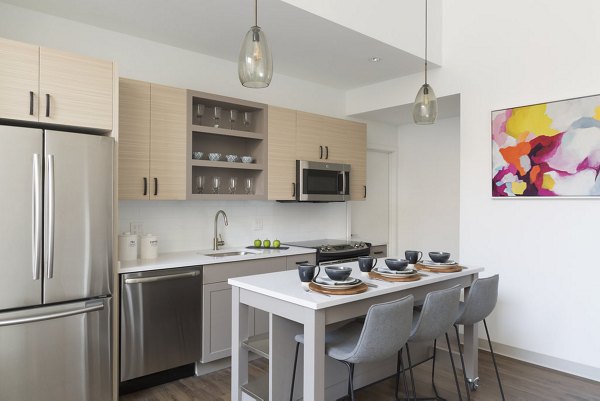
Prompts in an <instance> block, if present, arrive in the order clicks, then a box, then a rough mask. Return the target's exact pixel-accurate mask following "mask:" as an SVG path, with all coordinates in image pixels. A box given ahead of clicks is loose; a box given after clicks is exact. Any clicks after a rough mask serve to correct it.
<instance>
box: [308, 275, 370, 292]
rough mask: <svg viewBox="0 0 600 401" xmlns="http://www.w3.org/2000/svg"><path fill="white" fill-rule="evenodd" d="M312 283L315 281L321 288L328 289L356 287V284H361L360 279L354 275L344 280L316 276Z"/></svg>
mask: <svg viewBox="0 0 600 401" xmlns="http://www.w3.org/2000/svg"><path fill="white" fill-rule="evenodd" d="M313 283H315V284H316V285H318V286H321V287H323V288H329V289H339V290H341V289H345V288H353V287H356V286H357V285H360V284H362V280H361V279H359V278H354V277H348V278H347V279H346V280H344V281H334V280H332V279H330V278H329V277H321V276H319V277H316V278H315V279H313Z"/></svg>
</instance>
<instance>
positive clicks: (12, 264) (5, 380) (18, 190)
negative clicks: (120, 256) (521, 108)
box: [0, 126, 114, 401]
mask: <svg viewBox="0 0 600 401" xmlns="http://www.w3.org/2000/svg"><path fill="white" fill-rule="evenodd" d="M113 148H114V141H113V139H112V138H108V137H102V136H95V135H87V134H80V133H71V132H59V131H49V130H42V129H35V128H24V127H12V126H0V400H11V401H12V400H27V401H38V400H60V401H107V400H110V399H111V395H112V389H111V384H112V376H111V340H112V339H111V316H112V314H111V299H112V298H111V286H112V237H113V229H112V227H113V224H112V221H113V208H112V205H113V180H112V176H113Z"/></svg>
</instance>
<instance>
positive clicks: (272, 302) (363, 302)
mask: <svg viewBox="0 0 600 401" xmlns="http://www.w3.org/2000/svg"><path fill="white" fill-rule="evenodd" d="M379 263H380V264H382V265H383V264H384V260H383V259H380V260H379ZM344 265H347V266H352V267H353V273H352V275H353V276H354V277H361V278H363V279H364V276H361V272H360V270H359V269H358V264H357V263H356V262H354V263H345V264H344ZM482 271H483V268H475V267H472V268H465V269H463V270H462V271H461V272H458V273H424V275H423V277H422V278H421V280H418V281H414V282H407V283H390V282H384V281H375V280H369V279H366V281H367V282H369V283H373V284H376V285H377V286H378V287H377V288H371V287H369V289H368V291H366V292H364V293H362V294H356V295H332V296H326V295H323V294H319V293H315V292H305V291H304V289H303V287H302V286H301V284H300V280H299V278H298V272H297V271H286V272H277V273H268V274H260V275H255V276H246V277H238V278H233V279H229V280H228V283H229V284H230V285H231V286H232V289H233V292H232V297H233V298H232V309H233V312H232V320H233V322H232V323H233V325H232V347H231V350H232V351H231V399H232V400H236V401H239V400H242V399H243V398H242V394H243V391H242V386H246V385H247V384H248V347H247V346H245V345H244V342H245V341H246V340H247V339H248V308H249V307H250V306H252V307H255V308H258V309H262V310H264V311H267V312H269V313H270V319H269V320H270V322H269V326H270V332H269V333H270V334H269V352H268V355H269V381H268V398H267V399H269V400H286V399H289V392H290V385H291V375H292V368H293V358H294V347H295V342H294V335H296V334H298V333H300V332H303V333H304V336H305V337H304V338H305V343H304V352H303V357H302V355H300V356H299V359H300V360H303V366H304V368H303V373H304V374H303V377H304V380H303V386H300V383H301V382H302V381H297V384H298V385H297V386H296V387H297V391H296V392H295V397H294V399H296V398H299V397H300V396H302V395H303V397H304V398H303V399H304V401H325V400H326V399H334V398H337V397H338V396H340V395H342V394H336V392H339V390H340V389H341V390H342V391H343V389H344V388H345V386H338V388H337V389H334V390H331V391H330V390H329V389H327V391H326V383H325V364H326V363H325V359H326V357H325V341H324V339H325V326H326V325H329V324H334V323H337V322H341V321H344V320H347V319H351V318H354V317H359V316H363V315H365V314H366V313H367V310H368V309H369V307H370V306H371V305H373V304H376V303H380V302H387V301H391V300H394V299H399V298H402V297H404V296H406V295H408V294H412V295H414V297H415V301H416V302H418V301H419V300H423V299H424V298H425V295H426V294H427V293H428V292H430V291H435V290H439V289H443V288H449V287H452V286H454V285H457V284H459V285H460V286H461V287H463V288H465V291H468V287H469V286H470V285H471V283H472V282H473V280H475V279H476V278H477V276H478V274H479V273H480V272H482ZM322 274H325V273H324V272H323V273H322ZM477 341H478V336H477V327H476V326H467V327H465V333H464V343H465V363H466V370H467V377H469V378H471V379H473V378H476V377H477ZM298 366H299V369H300V367H301V366H302V363H299V365H298ZM338 369H339V371H340V372H341V374H342V375H343V374H344V369H343V366H342V365H340V366H339V368H338ZM381 378H383V377H380V379H381ZM326 394H327V396H326ZM244 399H245V398H244Z"/></svg>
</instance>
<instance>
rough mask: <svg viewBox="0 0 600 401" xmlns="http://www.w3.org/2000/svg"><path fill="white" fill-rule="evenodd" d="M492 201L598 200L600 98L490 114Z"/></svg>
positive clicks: (599, 183)
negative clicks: (577, 198)
mask: <svg viewBox="0 0 600 401" xmlns="http://www.w3.org/2000/svg"><path fill="white" fill-rule="evenodd" d="M492 152H493V155H492V164H493V172H492V196H494V197H560V196H600V179H599V177H598V173H599V172H600V95H596V96H588V97H582V98H577V99H568V100H562V101H558V102H549V103H542V104H536V105H532V106H523V107H515V108H510V109H505V110H497V111H493V112H492Z"/></svg>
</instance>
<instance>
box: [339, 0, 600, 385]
mask: <svg viewBox="0 0 600 401" xmlns="http://www.w3.org/2000/svg"><path fill="white" fill-rule="evenodd" d="M443 15H444V31H443V38H444V44H443V47H444V62H443V67H442V68H440V69H437V70H435V71H432V74H431V76H430V78H431V79H430V83H431V84H432V86H433V88H434V89H435V90H436V94H438V96H444V95H449V94H454V93H460V95H461V115H460V256H461V261H462V262H463V263H466V264H473V265H481V266H484V267H485V268H486V272H485V274H484V275H491V274H495V273H499V274H500V297H499V301H498V305H497V307H496V309H495V312H494V313H493V314H492V316H491V318H490V319H489V325H490V329H491V332H492V335H493V339H494V340H495V341H496V342H498V343H501V344H504V345H506V347H503V352H505V353H508V354H510V355H514V356H516V357H520V358H523V359H526V360H531V361H533V362H535V363H541V364H545V365H547V366H550V367H553V368H558V369H562V370H565V371H569V372H573V373H575V374H579V375H582V376H586V377H590V378H593V379H595V380H600V342H599V341H598V340H597V337H598V334H597V333H598V332H600V313H598V305H600V291H599V290H598V284H599V283H600V269H599V265H600V263H599V262H597V261H592V258H591V256H592V255H593V254H594V253H595V250H596V249H597V241H598V234H597V231H598V222H599V221H600V205H599V202H600V199H536V200H523V199H511V200H493V199H491V193H490V192H491V191H490V187H491V183H490V179H491V143H490V111H491V110H496V109H501V108H506V107H511V106H519V105H527V104H532V103H539V102H546V101H552V100H560V99H566V98H572V97H578V96H585V95H591V94H598V93H600V74H598V71H597V69H598V68H597V66H598V65H599V64H600V54H598V52H596V51H594V44H595V43H597V42H598V39H599V38H600V25H599V24H597V22H596V19H597V18H596V17H597V16H598V15H600V2H597V1H594V0H580V1H577V2H563V1H558V0H553V1H547V2H540V1H537V0H506V1H503V2H496V3H490V2H482V1H477V0H445V1H444V2H443ZM558 27H563V29H561V28H558ZM421 79H422V77H419V76H417V75H413V76H410V77H405V78H402V79H397V80H393V81H390V82H384V83H380V84H376V85H372V86H370V87H365V88H360V89H358V90H354V91H351V92H349V93H347V95H346V99H347V109H346V111H347V112H348V113H360V112H365V111H368V110H372V109H374V108H386V107H392V106H397V105H399V104H407V103H411V102H412V101H413V99H414V95H415V93H416V91H417V90H418V87H419V86H420V80H421Z"/></svg>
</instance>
